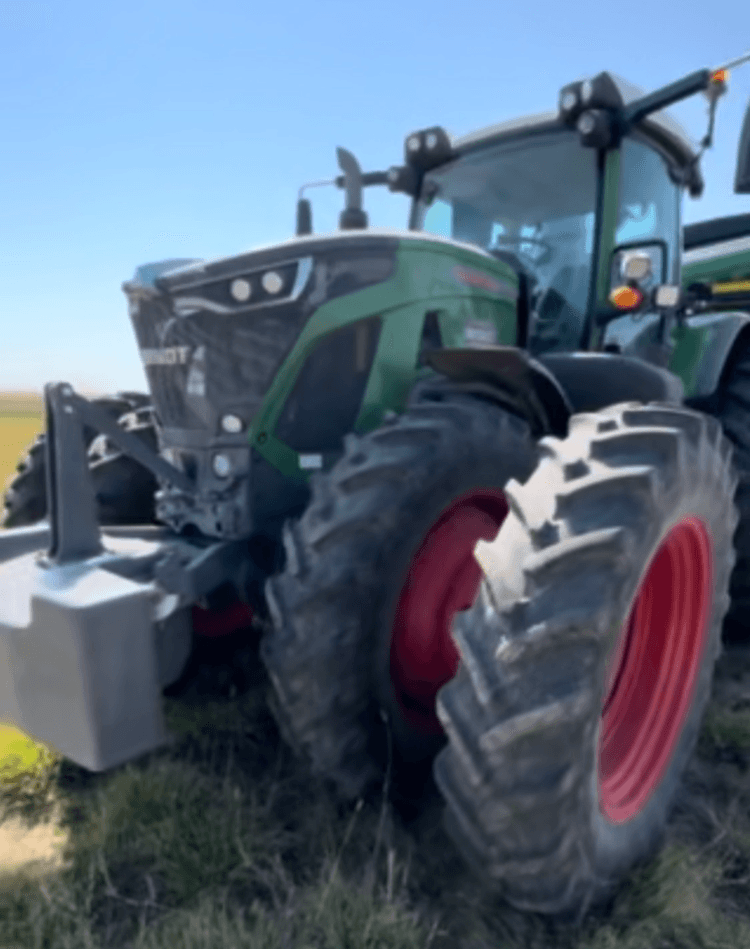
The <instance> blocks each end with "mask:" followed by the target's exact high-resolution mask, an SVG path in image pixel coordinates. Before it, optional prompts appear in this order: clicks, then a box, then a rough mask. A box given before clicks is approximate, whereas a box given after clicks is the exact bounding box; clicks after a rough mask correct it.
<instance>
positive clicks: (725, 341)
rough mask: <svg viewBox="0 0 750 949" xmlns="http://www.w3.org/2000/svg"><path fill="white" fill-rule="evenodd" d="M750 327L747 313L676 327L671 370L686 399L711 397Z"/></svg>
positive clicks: (715, 316)
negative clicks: (733, 347) (677, 379)
mask: <svg viewBox="0 0 750 949" xmlns="http://www.w3.org/2000/svg"><path fill="white" fill-rule="evenodd" d="M749 324H750V316H748V314H747V313H739V312H729V313H726V312H723V313H707V314H705V315H703V316H696V317H691V319H690V320H689V322H688V323H687V325H685V326H682V327H675V328H674V329H673V330H672V334H671V339H672V343H673V345H674V351H673V352H672V356H671V358H670V361H669V367H668V368H669V369H670V370H671V371H672V372H673V373H674V374H675V375H676V376H679V377H680V379H681V380H682V384H683V386H684V387H685V397H686V398H693V397H697V396H705V395H711V393H713V392H714V391H715V390H716V388H717V386H718V385H719V382H720V380H721V373H722V370H723V368H724V365H725V364H726V361H727V358H728V356H729V354H730V352H731V349H732V345H733V344H734V342H735V340H736V339H737V337H738V335H739V333H740V331H741V330H742V329H743V328H744V327H746V326H748V325H749Z"/></svg>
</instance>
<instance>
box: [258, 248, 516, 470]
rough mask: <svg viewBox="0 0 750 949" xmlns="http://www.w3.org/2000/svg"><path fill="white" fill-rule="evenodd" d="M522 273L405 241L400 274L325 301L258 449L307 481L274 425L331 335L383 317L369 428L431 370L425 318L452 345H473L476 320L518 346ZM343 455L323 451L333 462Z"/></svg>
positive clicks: (273, 396)
mask: <svg viewBox="0 0 750 949" xmlns="http://www.w3.org/2000/svg"><path fill="white" fill-rule="evenodd" d="M517 296H518V277H517V275H516V274H515V273H514V272H513V270H512V269H511V268H510V267H509V266H508V265H507V264H505V263H503V262H502V261H499V260H494V259H492V258H491V257H488V256H487V255H486V254H483V253H480V252H473V251H472V250H471V249H470V248H468V247H466V248H464V247H461V246H459V245H456V244H453V243H449V242H447V241H438V240H432V239H429V238H427V239H424V240H419V239H413V238H409V239H404V240H403V241H401V242H400V245H399V249H398V251H397V256H396V266H395V269H394V273H393V276H392V277H391V278H390V279H389V280H387V281H384V282H382V283H379V284H376V285H374V286H371V287H367V288H365V289H363V290H360V291H357V292H355V293H350V294H347V295H346V296H342V297H337V298H335V299H333V300H330V301H328V302H327V303H324V304H322V305H321V306H320V307H319V308H318V309H317V310H316V312H315V313H314V314H313V316H312V317H311V319H310V320H309V322H308V323H307V324H306V326H305V328H304V330H303V331H302V333H301V334H300V337H299V339H298V340H297V343H296V344H295V346H294V348H293V349H292V351H291V352H290V353H289V355H288V356H287V358H286V359H285V361H284V363H283V364H282V365H281V367H280V369H279V371H278V372H277V374H276V376H275V378H274V380H273V383H272V384H271V386H270V387H269V390H268V392H267V394H266V397H265V399H264V400H263V404H262V406H261V408H260V410H259V412H258V414H257V415H256V417H255V419H254V422H253V425H252V429H251V431H250V435H249V438H250V442H251V444H252V445H253V447H255V448H256V449H257V451H258V452H259V453H260V454H261V455H262V456H263V457H264V458H265V459H266V460H267V461H269V462H270V463H271V464H272V465H273V466H274V467H275V468H277V469H278V470H279V471H280V472H281V473H282V474H284V475H286V476H287V477H292V478H298V479H301V480H307V479H308V478H309V472H308V471H307V470H303V469H302V468H301V467H300V463H299V455H298V453H297V452H296V451H293V450H292V449H291V448H289V447H288V446H287V445H285V444H284V443H283V442H281V441H280V440H278V439H277V438H275V437H274V434H273V430H274V427H275V425H276V423H277V421H278V419H279V417H280V415H281V412H282V410H283V408H284V404H285V402H286V400H287V399H288V397H289V395H290V394H291V392H292V390H293V388H294V384H295V382H296V380H297V376H298V375H299V373H300V371H301V369H302V367H303V366H304V364H305V361H306V360H307V358H308V356H309V355H310V353H311V352H312V351H313V349H314V347H315V346H316V345H317V344H318V343H319V341H320V339H321V338H322V337H323V336H325V335H326V334H327V333H331V332H333V331H334V330H337V329H340V328H341V327H343V326H346V325H347V324H350V323H354V322H357V321H359V320H363V319H366V318H368V317H373V316H379V317H380V319H381V321H382V324H381V331H380V337H379V341H378V346H377V349H376V352H375V358H374V360H373V365H372V369H371V372H370V376H369V378H368V382H367V385H366V388H365V393H364V397H363V400H362V405H361V409H360V413H359V417H358V419H357V422H356V425H355V430H356V431H358V432H364V431H369V430H371V429H373V428H376V427H377V426H378V425H380V424H381V422H382V420H383V417H384V415H385V413H386V412H388V411H393V412H401V411H403V409H404V407H405V404H406V400H407V398H408V395H409V392H410V390H411V389H412V387H413V386H414V383H415V382H416V381H417V380H418V379H419V378H420V377H421V376H423V375H425V374H426V373H427V372H428V371H429V370H425V369H424V368H422V367H420V366H419V365H418V358H419V349H420V341H421V337H422V329H423V324H424V319H425V315H426V314H427V313H430V312H433V313H435V314H436V315H437V320H438V325H439V328H440V333H441V339H442V343H443V345H445V346H458V347H464V346H467V345H471V341H470V339H467V328H470V327H471V325H472V324H475V325H478V326H480V328H481V327H483V326H487V327H492V328H494V333H495V336H496V341H497V342H498V343H501V344H505V345H514V344H515V343H516V336H517V325H516V301H517ZM337 454H338V453H333V454H329V455H328V456H326V455H323V467H324V468H325V467H328V466H329V464H331V463H332V462H333V460H335V458H336V457H337Z"/></svg>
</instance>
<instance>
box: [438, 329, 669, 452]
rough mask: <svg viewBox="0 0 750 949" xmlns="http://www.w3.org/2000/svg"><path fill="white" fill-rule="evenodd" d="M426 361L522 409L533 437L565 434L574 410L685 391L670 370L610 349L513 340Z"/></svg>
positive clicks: (441, 352)
mask: <svg viewBox="0 0 750 949" xmlns="http://www.w3.org/2000/svg"><path fill="white" fill-rule="evenodd" d="M428 362H429V364H430V365H431V366H432V368H433V369H435V370H436V371H437V372H439V373H441V374H442V375H444V376H447V377H448V378H449V379H451V380H452V381H453V382H454V383H455V384H456V385H458V386H459V387H461V388H463V389H466V390H467V391H475V392H476V393H477V394H484V395H489V396H491V397H493V398H496V399H497V400H498V401H499V402H502V403H503V404H504V405H505V406H506V407H507V408H509V409H510V410H512V411H516V412H520V413H521V414H523V416H524V417H525V418H527V419H528V421H529V423H530V425H531V428H532V431H533V432H534V434H535V435H536V436H537V437H538V436H540V435H546V434H551V435H558V436H560V435H565V434H566V432H567V425H568V419H569V418H570V416H571V414H573V413H574V412H592V411H597V410H599V409H601V408H604V407H605V406H607V405H614V404H616V403H618V402H631V401H637V402H669V403H675V404H679V403H680V402H681V401H682V397H683V392H684V390H683V386H682V383H681V382H680V380H679V379H678V378H677V377H676V376H675V375H673V374H672V373H671V372H668V371H667V370H665V369H661V368H659V367H657V366H652V365H650V364H649V363H646V362H643V361H642V360H639V359H633V358H630V357H628V356H621V355H615V354H612V353H554V354H550V355H548V356H544V355H542V356H539V357H536V358H533V357H531V356H529V355H528V353H526V352H524V351H523V350H521V349H517V348H515V347H512V346H492V347H486V348H484V349H443V350H437V351H435V352H432V353H431V354H430V355H429V357H428Z"/></svg>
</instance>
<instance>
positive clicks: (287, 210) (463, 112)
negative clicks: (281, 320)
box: [0, 0, 750, 391]
mask: <svg viewBox="0 0 750 949" xmlns="http://www.w3.org/2000/svg"><path fill="white" fill-rule="evenodd" d="M714 10H717V13H716V15H714ZM749 47H750V4H749V3H747V2H745V0H729V2H727V3H723V4H721V6H720V7H718V6H717V7H712V6H706V4H705V3H702V2H701V3H699V2H697V0H687V2H680V3H677V2H676V0H648V2H645V0H631V2H629V3H628V4H622V3H614V2H612V0H586V2H578V3H573V2H569V3H560V2H559V0H554V2H552V0H535V2H533V3H530V2H526V3H520V2H518V0H513V2H506V0H494V2H483V0H450V2H447V0H433V2H424V0H411V2H410V0H401V2H395V0H378V2H377V3H372V4H360V3H355V2H352V0H349V2H343V0H316V2H314V3H313V2H311V0H305V2H299V0H298V2H284V0H279V2H276V3H271V4H267V3H264V2H263V3H262V2H254V0H246V2H244V3H240V2H236V0H213V2H211V3H206V2H198V0H180V2H177V0H150V2H145V0H127V2H122V3H103V2H101V0H98V2H92V0H50V2H46V3H45V2H37V0H0V117H1V119H2V125H1V126H0V127H1V128H2V139H1V140H0V330H1V331H2V332H1V335H0V389H13V388H15V389H26V390H29V389H41V387H42V386H43V384H44V382H45V381H49V380H52V379H65V380H67V381H70V382H72V383H73V384H74V385H76V386H78V387H80V388H82V389H84V390H88V391H112V390H115V389H117V388H143V387H144V385H145V379H144V375H143V372H142V370H141V367H140V364H139V360H138V353H137V350H136V346H135V342H134V339H133V336H132V334H131V328H130V324H129V321H128V317H127V310H126V305H125V297H124V296H123V294H122V291H121V289H120V287H121V283H122V281H123V280H125V279H128V278H129V277H130V276H131V275H132V273H133V270H134V268H135V267H136V265H138V264H139V263H144V262H147V261H154V260H159V259H163V258H169V257H183V256H184V257H192V256H195V257H215V256H221V255H229V254H233V253H237V252H239V251H242V250H246V249H248V248H250V247H253V246H256V245H259V244H266V243H271V242H273V241H276V240H280V239H284V238H286V237H289V236H291V234H292V231H293V227H294V203H295V200H296V194H297V189H298V188H299V186H300V185H301V184H303V183H304V182H306V181H311V180H314V179H319V178H327V177H330V176H332V175H333V174H335V173H336V172H337V168H336V159H335V148H336V146H337V145H343V146H344V147H346V148H349V149H351V150H353V151H354V153H355V154H356V155H357V156H358V158H359V159H360V162H361V164H362V166H363V167H364V168H365V169H381V168H387V167H388V166H389V165H391V164H396V163H398V162H399V161H400V160H401V157H402V154H403V139H404V136H405V135H406V134H407V133H408V132H409V131H412V130H413V129H416V128H420V127H425V126H428V125H434V124H440V125H443V126H445V127H446V128H448V129H449V130H450V131H451V132H454V133H456V134H463V133H465V132H468V131H471V130H472V129H475V128H480V127H482V126H486V125H490V124H493V123H494V122H498V121H502V120H504V119H508V118H512V117H514V116H517V115H523V114H525V113H531V112H540V111H545V110H547V109H553V108H555V106H556V102H557V94H558V90H559V89H560V87H561V86H562V85H564V84H565V83H567V82H570V81H572V80H574V79H579V78H582V77H584V76H586V75H593V74H595V73H597V72H599V71H600V70H602V69H611V70H612V71H614V72H617V73H619V74H621V75H623V76H624V77H625V78H627V79H629V80H630V81H631V82H634V83H637V84H638V85H640V86H643V87H644V88H646V89H652V88H655V87H657V86H660V85H663V84H665V83H667V82H669V81H671V80H673V79H676V78H678V77H680V76H682V75H684V74H686V73H688V72H690V71H692V70H694V69H697V68H700V67H703V66H716V65H719V64H721V63H722V62H725V61H727V60H729V59H732V58H733V57H735V56H737V55H740V54H741V53H743V52H745V50H747V49H748V48H749ZM749 98H750V65H748V66H745V67H743V68H742V69H739V70H737V71H736V72H735V73H734V74H733V75H732V79H731V85H730V94H729V95H727V96H725V97H724V99H723V100H722V101H721V103H720V105H719V112H718V120H717V128H716V145H715V147H714V150H713V151H712V152H710V153H709V154H708V155H707V156H706V158H705V159H704V163H703V169H704V175H705V177H706V181H707V186H706V190H705V193H704V196H703V198H702V199H701V200H699V201H692V200H690V199H687V198H686V199H685V203H684V220H685V221H693V220H700V219H702V218H707V217H714V216H717V215H722V214H732V213H743V212H749V211H750V196H735V195H733V193H732V182H733V177H734V160H735V154H736V148H737V143H738V138H739V131H740V125H741V119H742V114H743V111H744V109H745V107H746V105H747V103H748V99H749ZM673 114H674V115H675V117H676V118H677V119H678V120H680V121H682V122H683V124H685V125H686V127H687V128H688V130H689V131H690V133H691V134H692V136H693V137H694V138H695V139H697V138H699V137H700V136H702V134H703V132H704V130H705V100H703V98H702V97H700V96H697V97H694V99H693V100H691V101H689V102H686V103H683V104H681V105H679V106H677V107H675V108H674V109H673ZM312 197H313V201H314V213H315V225H316V230H330V229H332V228H333V227H335V224H336V219H337V214H338V211H339V208H340V205H341V199H342V196H341V193H340V192H338V191H336V190H333V189H331V190H330V191H328V190H324V189H316V190H315V191H313V192H312ZM366 205H367V208H368V211H369V213H370V220H371V223H373V224H377V225H384V226H400V225H402V224H403V223H404V222H405V219H406V213H407V207H406V202H405V199H403V198H399V197H397V196H394V195H390V194H388V193H377V192H375V191H368V192H367V193H366Z"/></svg>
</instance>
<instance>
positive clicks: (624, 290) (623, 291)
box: [609, 287, 643, 310]
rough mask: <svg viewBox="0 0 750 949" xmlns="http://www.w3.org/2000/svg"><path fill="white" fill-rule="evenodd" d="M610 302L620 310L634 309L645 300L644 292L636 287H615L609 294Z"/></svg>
mask: <svg viewBox="0 0 750 949" xmlns="http://www.w3.org/2000/svg"><path fill="white" fill-rule="evenodd" d="M609 302H610V303H611V304H612V306H616V307H617V309H618V310H633V309H635V307H637V306H639V305H640V304H641V303H642V302H643V294H642V293H641V291H640V290H637V289H636V288H635V287H615V289H614V290H613V291H612V292H611V293H610V295H609Z"/></svg>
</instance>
